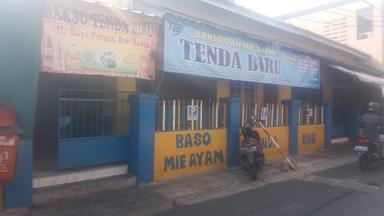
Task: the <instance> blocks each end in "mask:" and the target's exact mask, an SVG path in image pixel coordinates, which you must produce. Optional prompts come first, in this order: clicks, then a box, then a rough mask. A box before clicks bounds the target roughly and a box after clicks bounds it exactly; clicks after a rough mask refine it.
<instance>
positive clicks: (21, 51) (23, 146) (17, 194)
mask: <svg viewBox="0 0 384 216" xmlns="http://www.w3.org/2000/svg"><path fill="white" fill-rule="evenodd" d="M0 5H1V6H0V29H1V34H0V100H9V101H10V102H11V103H12V105H13V106H14V107H15V108H16V111H17V123H18V125H19V126H20V128H21V129H22V130H23V131H24V133H23V134H22V139H21V142H20V145H19V150H18V153H19V157H18V161H17V167H16V177H15V179H14V180H13V181H12V182H11V183H10V184H7V185H6V187H5V205H6V208H14V207H22V206H26V205H29V204H31V203H32V167H33V163H32V145H33V143H32V140H33V127H34V118H35V108H36V98H37V82H38V75H39V70H38V68H39V53H40V40H41V24H42V19H41V17H42V16H41V2H40V0H2V1H1V3H0Z"/></svg>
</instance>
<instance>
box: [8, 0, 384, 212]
mask: <svg viewBox="0 0 384 216" xmlns="http://www.w3.org/2000/svg"><path fill="white" fill-rule="evenodd" d="M117 2H118V1H117ZM187 5H188V7H187ZM8 6H9V8H8V12H10V13H2V16H5V18H4V20H18V19H17V13H13V12H14V11H18V10H21V9H23V10H25V11H24V12H28V13H27V14H29V15H30V16H31V17H34V19H30V20H29V22H30V23H28V25H26V24H25V23H23V22H22V21H20V23H18V24H19V25H15V26H16V27H15V28H14V29H10V31H9V32H7V33H8V34H7V37H6V38H5V39H4V40H3V41H2V42H5V43H4V45H3V44H2V46H4V47H5V48H6V49H2V50H8V52H3V51H2V53H1V55H2V59H1V60H2V61H1V62H0V63H1V69H0V70H1V73H0V76H1V79H0V88H1V91H0V97H1V98H0V99H1V100H7V101H9V102H10V103H11V104H12V105H13V106H14V107H15V109H16V112H17V115H18V119H17V120H18V125H19V127H20V128H21V129H22V130H23V131H24V133H23V134H21V135H20V136H21V142H20V143H19V148H18V154H19V155H18V158H17V160H18V161H17V167H16V175H15V178H14V179H13V181H12V182H10V183H7V184H5V185H4V186H3V187H2V189H4V190H2V192H3V194H4V196H3V197H4V200H3V202H2V203H3V204H4V206H5V208H15V207H20V206H25V205H29V204H31V203H32V197H33V194H34V193H33V190H35V189H39V188H44V187H51V186H58V185H63V184H67V183H73V182H77V181H85V180H91V179H95V178H103V177H111V176H120V175H126V174H127V173H128V172H129V173H131V174H133V175H135V176H136V180H137V182H138V183H147V182H152V181H160V180H164V179H168V178H172V177H175V176H180V175H185V174H189V173H199V172H206V171H209V170H214V169H222V168H225V167H233V166H238V164H239V151H240V150H239V149H240V148H239V142H240V139H241V137H240V134H239V129H240V127H241V126H243V125H245V124H247V123H248V122H249V121H250V119H251V116H256V118H257V119H259V120H260V121H261V122H263V123H264V124H265V125H266V126H267V127H268V130H269V131H270V133H271V134H272V135H273V136H274V137H275V138H276V139H277V140H278V142H279V144H280V145H281V147H282V149H283V150H284V151H285V152H286V153H289V154H290V155H297V154H309V153H312V152H314V151H317V150H319V149H322V148H326V147H330V145H331V138H332V133H333V127H334V123H333V117H332V116H333V114H334V112H333V104H335V103H336V102H339V101H338V100H339V99H338V98H339V97H337V98H336V97H335V93H334V92H335V91H334V89H335V88H334V86H336V85H335V83H339V81H338V80H344V81H345V80H347V79H349V80H350V82H346V83H348V86H349V85H351V83H353V85H354V86H357V88H358V89H357V90H356V91H360V93H359V94H361V92H362V90H364V91H365V89H367V88H368V89H369V88H371V87H369V86H367V85H365V84H363V83H361V82H360V81H357V80H356V79H354V78H353V77H352V76H350V75H346V74H344V73H342V72H340V71H338V69H337V68H335V67H334V65H342V66H345V67H347V66H348V67H351V68H354V67H357V65H369V61H370V57H369V56H368V55H366V54H364V53H362V52H359V51H357V50H355V49H351V48H349V47H347V46H344V45H341V44H339V43H336V42H333V41H329V40H327V39H325V38H323V37H320V36H318V35H316V34H313V33H310V32H308V31H305V30H301V29H298V28H295V27H293V26H291V25H288V24H285V23H281V22H277V21H276V20H273V19H270V18H267V17H263V16H261V15H258V14H255V13H253V12H251V11H248V10H246V9H244V8H240V7H237V6H235V5H233V4H232V3H230V2H226V1H215V0H201V1H194V3H193V4H191V3H190V1H186V0H185V1H184V0H180V1H160V0H159V1H158V0H145V1H140V2H132V5H131V6H132V7H134V8H133V9H135V10H127V8H124V9H121V8H116V7H113V8H111V7H109V6H105V5H101V4H96V3H89V2H85V1H76V0H72V1H60V0H47V1H43V2H40V1H37V2H36V3H35V4H24V3H23V2H22V1H12V3H11V1H10V3H9V4H8ZM68 8H70V10H69V9H68ZM138 9H141V10H142V11H141V12H138ZM111 11H113V12H111ZM14 24H16V23H14ZM25 35H29V37H27V38H28V39H26V38H25V37H24V36H25ZM3 59H4V60H3ZM15 65H18V67H15ZM378 79H380V78H378ZM370 97H375V95H371V94H370V91H368V93H367V95H364V97H362V99H364V100H369V99H370ZM350 102H351V101H347V102H345V101H341V99H340V104H342V105H343V106H344V112H343V114H344V117H343V118H342V121H341V122H342V124H343V126H341V127H340V128H341V129H340V131H341V132H340V133H342V135H343V136H347V137H350V138H352V139H353V138H356V136H357V134H358V128H357V125H358V124H357V119H358V103H362V101H360V100H357V101H352V102H353V103H352V102H351V103H350ZM363 102H364V101H363ZM338 117H339V116H338ZM255 130H260V129H258V128H255ZM261 134H262V140H263V145H264V147H265V153H266V156H267V160H268V159H272V158H279V157H281V156H280V155H279V153H278V151H277V150H276V148H275V147H274V146H273V145H272V144H271V143H270V141H269V139H268V137H266V135H265V134H263V133H262V132H261ZM69 176H70V177H69Z"/></svg>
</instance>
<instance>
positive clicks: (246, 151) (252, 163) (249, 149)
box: [240, 117, 265, 180]
mask: <svg viewBox="0 0 384 216" xmlns="http://www.w3.org/2000/svg"><path fill="white" fill-rule="evenodd" d="M255 123H256V121H255V118H254V117H252V124H247V125H246V126H244V127H242V128H241V136H242V137H243V140H242V141H241V159H240V160H241V161H240V164H241V167H242V168H243V169H244V170H246V171H249V172H250V173H251V177H252V179H253V180H256V179H257V174H258V172H259V171H260V170H261V169H262V167H263V166H264V163H265V159H264V153H263V147H262V144H261V142H260V135H259V133H258V132H257V131H255V130H253V126H254V125H255Z"/></svg>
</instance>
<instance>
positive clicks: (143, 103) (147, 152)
mask: <svg viewBox="0 0 384 216" xmlns="http://www.w3.org/2000/svg"><path fill="white" fill-rule="evenodd" d="M157 100H158V97H157V96H155V95H152V94H135V95H132V96H131V97H130V109H131V113H130V116H131V119H130V125H131V126H132V127H130V132H129V134H130V141H129V143H130V145H129V147H128V164H129V171H130V172H132V173H133V174H135V175H136V176H137V182H138V183H147V182H152V181H153V163H154V143H155V137H154V136H155V127H156V103H157Z"/></svg>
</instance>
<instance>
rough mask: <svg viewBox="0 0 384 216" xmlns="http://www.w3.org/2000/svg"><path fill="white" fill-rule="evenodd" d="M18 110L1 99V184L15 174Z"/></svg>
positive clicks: (8, 180)
mask: <svg viewBox="0 0 384 216" xmlns="http://www.w3.org/2000/svg"><path fill="white" fill-rule="evenodd" d="M15 127H16V111H15V109H13V108H12V106H11V105H10V103H8V102H5V101H0V184H6V183H8V182H10V181H11V180H12V179H13V177H14V174H15V169H16V159H17V147H18V144H19V134H18V132H17V131H15V130H14V128H15Z"/></svg>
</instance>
